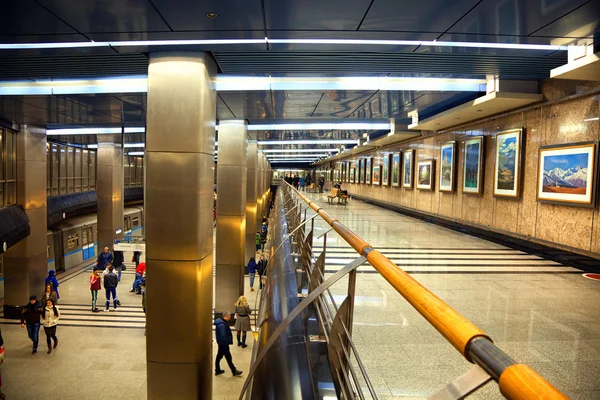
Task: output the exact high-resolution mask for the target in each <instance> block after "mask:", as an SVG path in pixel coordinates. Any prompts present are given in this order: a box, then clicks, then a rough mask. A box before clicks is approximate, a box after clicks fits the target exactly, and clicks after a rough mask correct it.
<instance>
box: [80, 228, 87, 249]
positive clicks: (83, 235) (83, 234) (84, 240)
mask: <svg viewBox="0 0 600 400" xmlns="http://www.w3.org/2000/svg"><path fill="white" fill-rule="evenodd" d="M87 233H88V230H87V228H83V229H82V230H81V244H82V245H84V246H85V245H86V244H87V243H88V238H87Z"/></svg>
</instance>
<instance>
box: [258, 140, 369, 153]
mask: <svg viewBox="0 0 600 400" xmlns="http://www.w3.org/2000/svg"><path fill="white" fill-rule="evenodd" d="M357 142H358V141H357V140H353V139H314V140H259V141H258V142H257V143H258V145H259V146H270V145H278V144H290V145H291V144H357ZM263 151H264V150H263Z"/></svg>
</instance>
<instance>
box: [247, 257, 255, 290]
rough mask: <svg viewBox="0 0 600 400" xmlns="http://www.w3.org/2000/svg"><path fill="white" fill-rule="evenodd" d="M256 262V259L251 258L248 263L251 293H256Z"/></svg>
mask: <svg viewBox="0 0 600 400" xmlns="http://www.w3.org/2000/svg"><path fill="white" fill-rule="evenodd" d="M256 267H257V265H256V260H255V259H254V257H250V261H248V278H250V291H251V292H254V276H255V275H256Z"/></svg>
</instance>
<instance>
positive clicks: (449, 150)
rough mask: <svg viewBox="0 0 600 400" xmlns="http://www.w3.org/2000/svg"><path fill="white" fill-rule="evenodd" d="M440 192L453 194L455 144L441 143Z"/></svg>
mask: <svg viewBox="0 0 600 400" xmlns="http://www.w3.org/2000/svg"><path fill="white" fill-rule="evenodd" d="M440 162H441V164H440V192H454V188H455V182H456V179H455V176H456V142H454V141H452V142H446V143H442V147H441V148H440Z"/></svg>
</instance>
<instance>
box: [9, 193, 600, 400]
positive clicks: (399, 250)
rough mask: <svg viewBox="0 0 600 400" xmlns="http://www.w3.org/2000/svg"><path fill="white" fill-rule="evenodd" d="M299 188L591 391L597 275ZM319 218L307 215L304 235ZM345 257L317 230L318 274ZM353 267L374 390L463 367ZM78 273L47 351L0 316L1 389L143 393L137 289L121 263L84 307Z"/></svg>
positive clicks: (505, 340)
mask: <svg viewBox="0 0 600 400" xmlns="http://www.w3.org/2000/svg"><path fill="white" fill-rule="evenodd" d="M309 197H310V198H311V199H312V200H313V201H316V202H317V203H318V204H319V206H320V207H322V208H324V209H325V210H327V212H329V213H330V214H332V215H333V216H335V217H336V218H337V219H338V220H339V221H340V222H341V223H343V224H344V225H346V226H347V227H348V228H350V229H351V230H353V231H354V232H355V233H357V234H358V235H359V236H361V237H363V238H364V239H365V240H366V241H368V242H369V243H370V244H371V245H372V247H373V248H375V249H378V250H380V251H381V252H382V253H384V254H385V255H386V256H388V257H389V258H390V259H392V260H393V261H394V262H395V263H396V264H397V265H398V266H400V267H402V268H404V269H405V270H406V271H408V272H409V273H410V274H411V275H412V276H413V277H414V278H415V279H417V280H418V281H419V282H420V283H422V284H423V285H424V286H425V287H427V288H429V289H430V290H432V291H433V292H434V293H435V294H436V295H437V296H439V297H440V298H442V299H443V300H444V301H446V302H447V303H448V304H449V305H451V306H452V307H454V308H455V309H456V310H457V311H458V312H460V313H461V314H462V315H464V316H465V317H467V318H468V319H470V320H471V321H472V322H473V323H475V324H476V325H477V326H478V327H479V328H481V329H482V330H484V331H485V332H486V333H487V334H488V335H490V337H491V338H492V339H493V340H494V342H495V343H496V344H497V345H498V346H499V347H500V348H502V349H503V350H504V351H505V352H507V353H508V354H509V355H511V356H512V357H514V358H515V359H518V360H519V361H521V362H524V363H527V364H528V365H530V366H531V367H533V368H534V369H535V370H536V371H538V372H539V373H540V374H541V375H543V376H544V377H545V378H546V379H548V380H549V381H550V382H551V383H552V384H554V385H555V386H556V387H557V388H558V389H559V390H561V391H563V392H564V393H565V394H566V395H568V396H569V397H570V398H573V399H598V398H600V382H599V381H598V380H597V379H596V378H597V376H598V374H599V373H600V317H599V316H598V313H597V307H596V306H597V304H599V302H600V292H599V291H598V288H597V285H598V283H597V282H594V281H591V280H587V279H585V278H583V277H582V276H581V274H580V273H579V271H578V270H576V269H574V268H571V267H568V266H564V265H561V264H557V263H555V262H553V261H550V260H545V259H543V258H541V257H538V256H536V255H532V254H527V253H525V252H523V251H517V250H513V249H511V248H508V247H504V246H501V245H499V244H496V243H491V242H489V241H486V240H483V239H479V238H477V237H474V236H469V235H466V234H463V233H459V232H456V231H452V230H449V229H445V228H441V227H439V226H436V225H433V224H430V223H426V222H422V221H420V220H416V219H413V218H410V217H407V216H403V215H400V214H398V213H395V212H392V211H389V210H386V209H382V208H379V207H376V206H374V205H370V204H366V203H364V202H361V201H358V200H350V201H349V204H348V205H347V206H341V205H335V204H334V205H328V204H327V202H326V199H325V198H324V197H321V195H318V194H310V195H309ZM309 215H310V212H309ZM327 229H328V227H326V224H325V223H324V222H323V221H322V220H320V219H319V218H316V219H315V237H319V236H321V235H322V234H323V233H325V231H326V230H327ZM314 246H315V255H318V254H319V253H320V251H322V248H323V239H322V238H321V239H315V242H314ZM355 257H356V253H355V252H354V250H352V249H351V248H350V247H349V246H348V245H346V243H345V242H344V241H343V240H342V239H341V238H340V237H339V236H338V235H337V234H336V233H335V232H334V231H331V232H329V233H328V235H327V258H326V266H325V271H326V273H327V274H328V275H330V274H332V273H333V272H335V271H336V270H337V269H339V268H341V267H342V266H343V265H345V264H346V263H348V262H350V261H351V260H352V259H353V258H355ZM125 259H128V258H127V257H126V258H125ZM358 271H359V273H358V279H357V286H356V295H357V296H356V308H355V313H354V332H353V340H354V343H355V344H356V346H357V348H358V352H359V355H360V357H361V359H362V361H363V362H364V364H365V367H366V370H367V372H368V374H369V377H370V379H371V381H372V383H373V385H374V387H375V390H376V392H377V394H378V396H379V399H383V400H387V399H424V398H427V396H429V395H431V394H432V393H434V392H435V391H436V390H438V389H439V388H441V387H442V386H444V385H445V384H446V383H447V382H449V381H451V380H452V379H454V378H455V377H456V376H458V375H460V374H462V373H463V372H466V371H467V370H468V368H469V367H470V366H471V365H470V364H469V363H467V362H466V361H465V360H464V359H463V358H462V357H461V356H460V354H459V353H458V352H456V351H455V350H454V349H453V348H452V347H451V346H450V345H449V344H448V343H447V342H446V340H445V339H443V338H442V336H441V335H440V334H439V333H437V332H436V331H435V330H434V329H433V328H432V327H431V326H430V325H429V324H428V323H427V322H426V321H425V320H424V319H423V318H422V317H421V316H420V315H419V314H418V313H417V312H416V311H414V309H413V308H412V307H411V306H410V305H409V304H408V303H407V302H406V301H405V300H404V299H403V298H402V297H401V296H400V295H399V294H398V293H397V292H396V291H395V290H394V289H393V288H392V287H391V286H390V285H389V284H388V283H387V282H385V280H384V279H383V278H382V277H381V276H380V275H379V274H377V273H374V272H375V271H374V270H373V269H372V267H370V266H369V265H364V266H362V267H359V270H358ZM88 276H89V271H88V270H87V269H85V270H82V271H80V272H77V273H75V274H72V275H70V276H68V277H65V278H64V279H61V282H60V283H61V285H60V293H61V302H60V307H61V312H62V313H63V318H62V320H61V322H60V324H59V327H58V331H57V336H58V338H59V343H60V344H59V347H58V349H57V350H56V351H54V352H53V353H52V354H50V355H47V354H45V337H44V334H43V331H42V332H40V333H41V335H40V347H39V351H38V354H37V355H35V356H32V355H31V354H30V353H31V342H30V341H29V339H28V338H27V333H26V331H25V330H24V329H21V328H20V326H19V325H18V323H16V321H10V320H1V322H0V323H1V324H2V333H3V337H4V341H5V345H6V348H7V353H6V359H5V363H4V365H3V366H2V378H3V381H4V387H3V389H4V391H5V393H6V395H7V398H9V399H11V400H12V399H33V398H57V399H58V398H60V399H66V400H70V399H78V400H81V399H83V400H85V399H145V398H146V397H147V395H146V383H147V382H146V341H145V337H144V321H145V318H144V314H143V312H142V308H141V296H137V295H135V294H133V293H129V292H128V290H129V288H130V287H131V283H132V280H133V269H132V268H129V269H128V270H127V271H126V272H124V274H123V278H122V283H121V287H120V289H119V291H118V295H119V298H120V299H121V302H122V307H121V308H120V309H119V310H118V311H116V312H108V313H105V312H100V313H97V314H93V313H91V312H90V311H89V300H90V299H89V290H88V286H89V285H88V283H87V282H88V281H87V279H88ZM255 285H256V286H255V288H257V287H258V281H257V282H255ZM346 286H347V282H346V280H345V279H343V280H342V281H340V282H338V283H337V284H336V285H335V286H334V287H333V289H332V293H333V294H334V298H335V299H336V301H338V299H339V300H340V301H341V299H342V298H343V296H344V294H345V290H346ZM245 287H246V295H247V297H248V300H249V304H250V305H251V307H252V308H254V307H255V306H254V305H255V304H256V302H255V301H256V296H257V295H258V294H259V293H260V292H259V291H258V290H256V291H254V292H250V291H249V287H248V278H247V277H246V286H245ZM99 300H102V296H99ZM182 323H185V321H182ZM165 329H169V327H165ZM234 335H235V333H234ZM248 339H249V342H250V343H248V344H249V345H250V346H249V347H248V348H246V349H241V348H239V347H237V346H232V347H231V350H232V355H233V360H234V363H235V364H236V366H237V367H238V369H241V370H242V371H244V375H243V376H242V378H245V376H246V373H247V371H249V364H250V358H251V354H252V340H251V336H249V337H248ZM213 353H214V354H213V355H215V354H216V346H214V347H213ZM66 377H68V378H66ZM242 378H236V377H233V376H231V374H230V373H229V372H226V373H225V374H223V375H220V376H218V377H213V393H214V395H213V398H214V399H223V400H224V399H235V398H237V397H238V396H239V391H240V389H241V387H242V384H243V381H244V379H242ZM471 398H474V399H499V398H502V396H501V395H500V393H499V391H498V389H497V385H494V384H489V385H488V386H486V387H485V388H483V389H482V390H480V391H478V392H477V393H476V394H474V395H473V396H472V397H471Z"/></svg>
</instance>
